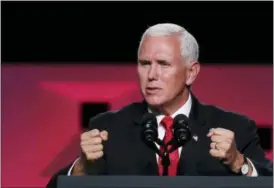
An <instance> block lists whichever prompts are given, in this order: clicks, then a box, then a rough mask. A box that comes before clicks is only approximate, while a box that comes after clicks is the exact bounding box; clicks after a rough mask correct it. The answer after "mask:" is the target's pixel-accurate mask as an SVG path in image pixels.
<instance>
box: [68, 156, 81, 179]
mask: <svg viewBox="0 0 274 188" xmlns="http://www.w3.org/2000/svg"><path fill="white" fill-rule="evenodd" d="M79 158H80V157H78V158H77V159H76V160H75V161H74V162H73V164H72V165H71V167H70V169H69V171H68V174H67V175H68V176H71V171H72V169H73V167H74V165H75V163H76V162H77V161H78V160H79Z"/></svg>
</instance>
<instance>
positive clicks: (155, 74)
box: [148, 65, 158, 80]
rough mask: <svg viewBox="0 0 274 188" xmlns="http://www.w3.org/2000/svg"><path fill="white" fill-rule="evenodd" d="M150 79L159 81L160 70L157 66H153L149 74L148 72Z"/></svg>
mask: <svg viewBox="0 0 274 188" xmlns="http://www.w3.org/2000/svg"><path fill="white" fill-rule="evenodd" d="M148 79H149V80H156V79H158V69H157V65H151V67H150V69H149V72H148Z"/></svg>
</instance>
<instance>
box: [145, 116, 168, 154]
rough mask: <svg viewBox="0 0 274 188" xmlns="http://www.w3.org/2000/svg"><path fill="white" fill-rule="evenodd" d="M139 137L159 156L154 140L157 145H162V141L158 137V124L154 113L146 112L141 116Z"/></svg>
mask: <svg viewBox="0 0 274 188" xmlns="http://www.w3.org/2000/svg"><path fill="white" fill-rule="evenodd" d="M141 127H142V130H141V137H142V139H143V140H144V141H145V143H146V144H147V145H148V146H149V147H150V148H152V149H153V150H154V151H155V152H156V153H157V154H158V155H159V156H161V154H160V150H159V149H158V148H157V146H156V145H155V143H154V142H156V143H157V144H158V145H163V141H162V140H160V139H159V138H158V130H157V127H158V124H157V119H156V117H155V115H153V114H152V113H147V114H145V115H144V116H143V117H142V120H141Z"/></svg>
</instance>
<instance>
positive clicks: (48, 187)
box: [46, 163, 73, 188]
mask: <svg viewBox="0 0 274 188" xmlns="http://www.w3.org/2000/svg"><path fill="white" fill-rule="evenodd" d="M72 164H73V163H71V164H69V165H68V166H66V167H64V168H62V169H61V170H59V171H58V172H56V173H55V174H54V175H53V176H52V177H51V179H50V180H49V182H48V184H47V185H46V188H56V187H57V179H58V177H59V176H60V175H67V174H68V171H69V169H70V168H71V166H72Z"/></svg>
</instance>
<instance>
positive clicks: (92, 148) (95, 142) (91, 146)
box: [72, 129, 108, 175]
mask: <svg viewBox="0 0 274 188" xmlns="http://www.w3.org/2000/svg"><path fill="white" fill-rule="evenodd" d="M107 139H108V132H107V131H101V132H100V131H99V130H98V129H93V130H91V131H88V132H84V133H82V134H81V143H80V145H81V150H82V153H83V154H84V155H85V157H86V159H87V160H89V161H95V160H97V159H99V158H101V157H102V156H103V155H104V152H103V148H104V147H103V142H104V141H106V140H107ZM82 157H83V156H81V157H80V159H79V160H78V161H77V162H76V163H75V166H74V167H73V170H72V174H73V175H84V163H85V162H84V161H85V159H83V158H82Z"/></svg>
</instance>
